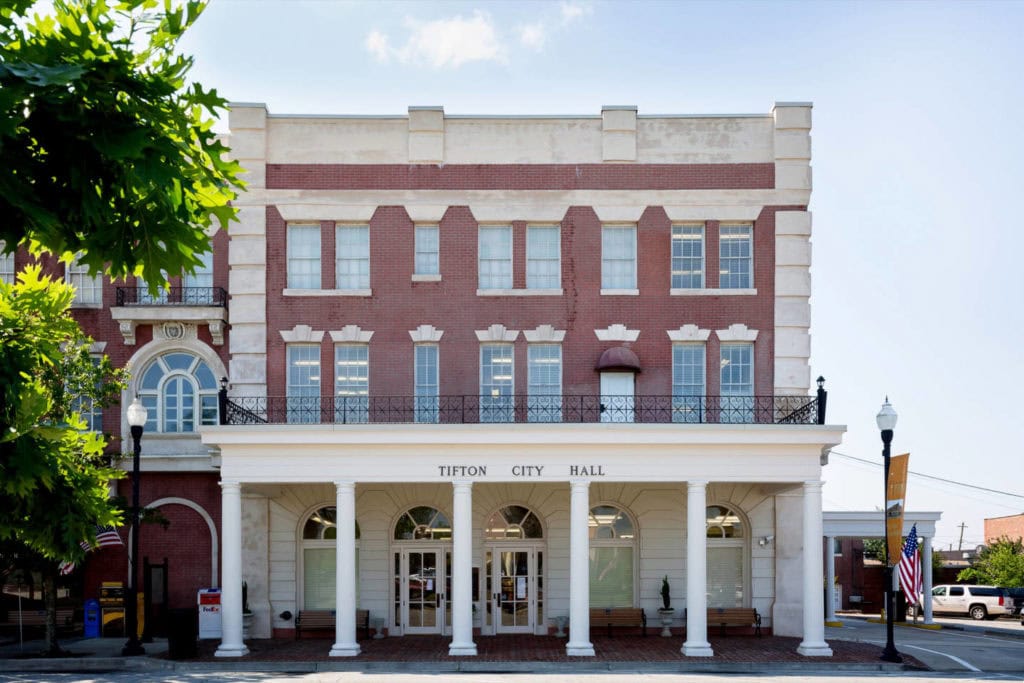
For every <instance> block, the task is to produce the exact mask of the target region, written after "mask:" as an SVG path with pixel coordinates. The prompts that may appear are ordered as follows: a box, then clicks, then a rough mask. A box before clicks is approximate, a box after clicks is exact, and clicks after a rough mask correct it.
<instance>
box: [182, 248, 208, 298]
mask: <svg viewBox="0 0 1024 683" xmlns="http://www.w3.org/2000/svg"><path fill="white" fill-rule="evenodd" d="M198 256H199V260H200V261H202V262H203V265H201V266H198V267H197V268H196V272H194V273H185V277H184V278H182V285H183V286H184V288H185V290H184V291H183V292H182V293H181V302H182V303H183V304H193V305H196V306H210V305H212V304H213V252H212V251H211V252H208V253H206V254H199V255H198Z"/></svg>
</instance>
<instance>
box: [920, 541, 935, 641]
mask: <svg viewBox="0 0 1024 683" xmlns="http://www.w3.org/2000/svg"><path fill="white" fill-rule="evenodd" d="M921 572H922V576H921V590H922V592H923V593H924V595H923V596H921V602H922V603H924V623H926V624H934V623H935V622H934V621H933V620H932V537H931V536H925V537H924V543H922V544H921Z"/></svg>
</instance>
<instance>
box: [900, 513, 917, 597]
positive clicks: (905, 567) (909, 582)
mask: <svg viewBox="0 0 1024 683" xmlns="http://www.w3.org/2000/svg"><path fill="white" fill-rule="evenodd" d="M899 571H900V588H902V589H903V595H905V596H906V598H907V602H909V603H910V604H912V605H913V604H917V596H918V595H920V593H921V558H920V556H918V554H917V525H916V524H915V525H914V526H912V527H910V533H909V534H908V535H907V541H906V543H904V544H903V552H902V553H900V569H899Z"/></svg>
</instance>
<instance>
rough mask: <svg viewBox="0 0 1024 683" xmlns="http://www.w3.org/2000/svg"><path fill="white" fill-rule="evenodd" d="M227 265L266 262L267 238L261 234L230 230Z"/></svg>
mask: <svg viewBox="0 0 1024 683" xmlns="http://www.w3.org/2000/svg"><path fill="white" fill-rule="evenodd" d="M231 232H232V235H231V246H230V248H229V250H228V265H229V266H244V265H254V266H262V265H263V264H264V263H266V262H267V240H266V238H265V237H263V236H262V235H244V234H243V235H239V234H235V233H234V230H232V231H231Z"/></svg>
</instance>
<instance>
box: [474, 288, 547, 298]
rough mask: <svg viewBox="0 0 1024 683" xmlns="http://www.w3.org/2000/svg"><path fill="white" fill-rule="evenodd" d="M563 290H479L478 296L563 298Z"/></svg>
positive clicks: (477, 291)
mask: <svg viewBox="0 0 1024 683" xmlns="http://www.w3.org/2000/svg"><path fill="white" fill-rule="evenodd" d="M563 294H565V290H562V289H478V290H476V295H477V296H562V295H563Z"/></svg>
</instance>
